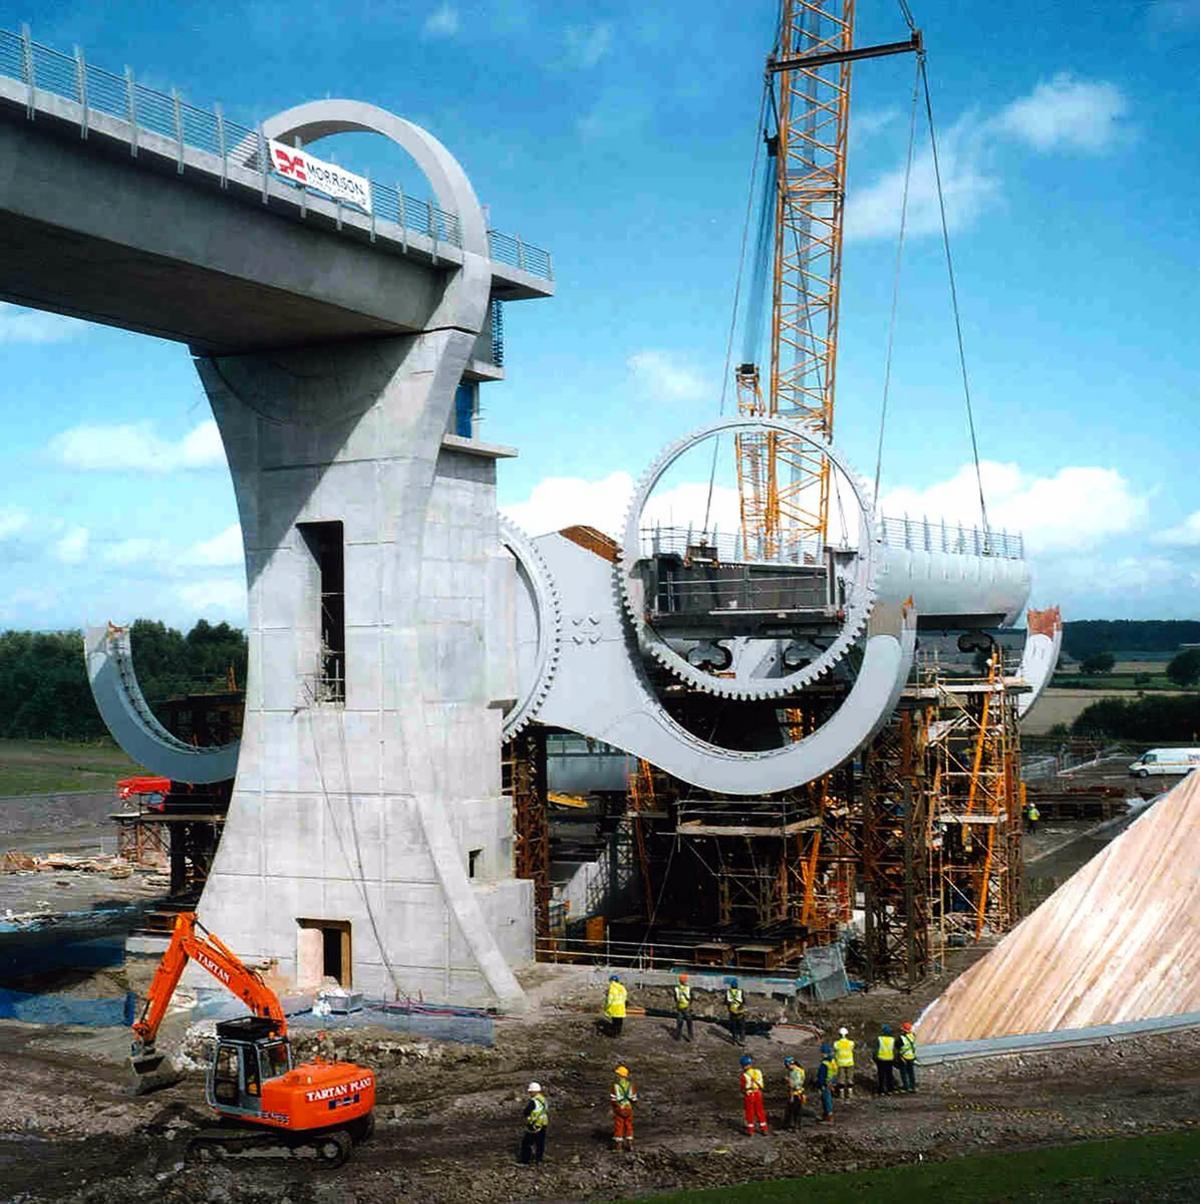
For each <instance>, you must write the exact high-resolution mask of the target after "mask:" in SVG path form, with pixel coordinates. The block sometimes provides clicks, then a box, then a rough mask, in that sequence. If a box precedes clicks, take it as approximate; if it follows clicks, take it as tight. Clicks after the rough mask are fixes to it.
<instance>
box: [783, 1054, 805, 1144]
mask: <svg viewBox="0 0 1200 1204" xmlns="http://www.w3.org/2000/svg"><path fill="white" fill-rule="evenodd" d="M783 1070H784V1073H785V1074H786V1075H787V1093H788V1098H787V1116H786V1118H785V1120H784V1122H783V1127H784V1128H785V1129H798V1128H799V1127H800V1115H801V1109H802V1108H803V1107H804V1104H805V1097H804V1067H803V1066H801V1065H800V1063H799V1062H797V1061H796V1059H795V1058H793V1057H792V1055H791V1054H788V1056H787V1057H786V1058H784V1059H783Z"/></svg>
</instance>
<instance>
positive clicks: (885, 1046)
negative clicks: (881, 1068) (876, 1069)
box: [875, 1037, 896, 1062]
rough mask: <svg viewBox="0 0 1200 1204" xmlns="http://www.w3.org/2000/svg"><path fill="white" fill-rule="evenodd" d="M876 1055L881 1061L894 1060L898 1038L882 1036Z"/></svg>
mask: <svg viewBox="0 0 1200 1204" xmlns="http://www.w3.org/2000/svg"><path fill="white" fill-rule="evenodd" d="M875 1056H876V1057H877V1058H878V1059H879V1061H881V1062H891V1061H894V1059H895V1057H896V1038H895V1037H880V1038H879V1045H878V1047H877V1048H876V1050H875Z"/></svg>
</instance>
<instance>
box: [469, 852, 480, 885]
mask: <svg viewBox="0 0 1200 1204" xmlns="http://www.w3.org/2000/svg"><path fill="white" fill-rule="evenodd" d="M482 856H483V850H482V849H468V850H467V877H468V878H474V877H475V872H476V870H477V869H478V868H479V859H480V858H481V857H482Z"/></svg>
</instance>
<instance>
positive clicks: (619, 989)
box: [604, 982, 629, 1020]
mask: <svg viewBox="0 0 1200 1204" xmlns="http://www.w3.org/2000/svg"><path fill="white" fill-rule="evenodd" d="M628 993H629V992H628V991H626V990H625V984H624V983H620V982H610V983H609V984H608V997H607V998H606V999H605V1001H604V1012H605V1015H607V1016H610V1017H612V1019H614V1020H615V1019H616V1018H617V1017H618V1016H624V1015H625V996H626V995H627V994H628Z"/></svg>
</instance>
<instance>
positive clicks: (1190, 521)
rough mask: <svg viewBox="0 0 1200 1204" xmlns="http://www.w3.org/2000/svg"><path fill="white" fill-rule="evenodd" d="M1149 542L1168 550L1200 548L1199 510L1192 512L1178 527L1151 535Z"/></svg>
mask: <svg viewBox="0 0 1200 1204" xmlns="http://www.w3.org/2000/svg"><path fill="white" fill-rule="evenodd" d="M1150 541H1151V543H1157V544H1163V545H1164V546H1166V547H1170V548H1200V510H1193V511H1192V513H1191V514H1189V515H1188V516H1187V518H1185V519H1184V520H1183V522H1181V523H1180V524H1179V525H1178V526H1175V527H1168V528H1167V530H1165V531H1158V532H1156V533H1155V534H1153V535H1151V536H1150Z"/></svg>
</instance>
